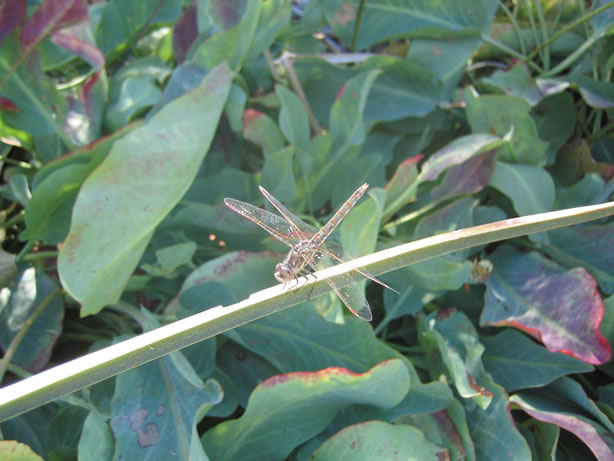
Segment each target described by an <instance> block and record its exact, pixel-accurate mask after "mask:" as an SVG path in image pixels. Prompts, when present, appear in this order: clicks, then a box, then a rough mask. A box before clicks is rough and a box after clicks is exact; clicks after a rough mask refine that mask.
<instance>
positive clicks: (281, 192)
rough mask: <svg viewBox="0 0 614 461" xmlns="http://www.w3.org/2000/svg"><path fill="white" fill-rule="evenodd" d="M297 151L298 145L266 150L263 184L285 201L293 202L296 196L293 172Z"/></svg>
mask: <svg viewBox="0 0 614 461" xmlns="http://www.w3.org/2000/svg"><path fill="white" fill-rule="evenodd" d="M295 152H296V147H294V146H288V147H286V148H285V149H280V150H278V151H276V152H269V153H266V152H265V155H264V166H263V167H262V186H263V187H265V188H266V189H267V190H268V191H269V192H270V193H271V194H273V196H274V197H275V198H277V199H278V200H280V201H281V202H284V203H291V202H292V201H293V200H294V198H295V197H296V183H295V181H294V172H293V166H294V160H295V159H294V155H295Z"/></svg>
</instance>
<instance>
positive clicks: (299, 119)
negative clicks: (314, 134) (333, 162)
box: [275, 85, 310, 151]
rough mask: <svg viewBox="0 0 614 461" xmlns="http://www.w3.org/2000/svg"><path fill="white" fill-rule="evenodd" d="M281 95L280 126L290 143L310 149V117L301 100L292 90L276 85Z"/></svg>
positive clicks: (276, 89)
mask: <svg viewBox="0 0 614 461" xmlns="http://www.w3.org/2000/svg"><path fill="white" fill-rule="evenodd" d="M275 93H276V94H277V96H279V100H280V102H281V110H280V111H279V126H280V128H281V131H282V132H283V133H284V136H285V137H286V139H287V140H288V142H289V143H291V144H294V145H295V146H297V147H300V148H301V149H304V150H306V151H308V150H309V145H310V139H309V119H308V117H307V112H305V107H304V106H303V103H302V102H301V100H300V99H299V98H298V97H297V96H296V95H295V94H294V93H293V92H292V91H290V90H288V89H286V88H284V87H283V86H281V85H277V86H276V87H275Z"/></svg>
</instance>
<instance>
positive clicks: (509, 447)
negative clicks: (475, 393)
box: [463, 379, 531, 461]
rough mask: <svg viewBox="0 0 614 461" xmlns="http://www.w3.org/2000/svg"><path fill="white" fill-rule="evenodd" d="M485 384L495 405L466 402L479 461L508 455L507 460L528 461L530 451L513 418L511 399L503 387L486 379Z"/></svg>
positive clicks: (464, 401)
mask: <svg viewBox="0 0 614 461" xmlns="http://www.w3.org/2000/svg"><path fill="white" fill-rule="evenodd" d="M482 382H483V384H484V385H485V386H486V389H487V390H488V392H490V393H491V394H492V402H491V404H490V405H489V407H488V408H486V409H483V408H481V407H480V406H479V405H477V404H476V403H475V402H473V401H472V400H463V405H464V407H465V413H466V417H467V423H468V424H469V434H470V435H471V439H472V441H473V443H474V444H475V454H476V458H477V459H478V460H482V459H489V460H490V459H491V460H495V459H496V460H498V459H500V458H501V453H505V459H506V460H508V461H527V460H529V459H531V451H530V449H529V446H528V444H527V441H526V440H525V438H524V437H523V436H522V435H521V434H520V432H519V431H518V428H517V427H516V424H515V423H514V420H513V418H512V417H511V415H510V400H509V399H508V396H507V394H506V393H505V392H504V391H503V389H502V388H501V387H500V386H497V385H496V384H494V383H493V382H492V381H490V380H488V379H484V380H483V381H482Z"/></svg>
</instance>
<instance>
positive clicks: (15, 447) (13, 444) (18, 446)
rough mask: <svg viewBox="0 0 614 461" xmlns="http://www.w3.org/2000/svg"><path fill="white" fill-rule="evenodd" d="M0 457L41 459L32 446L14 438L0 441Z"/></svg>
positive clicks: (26, 460) (22, 460)
mask: <svg viewBox="0 0 614 461" xmlns="http://www.w3.org/2000/svg"><path fill="white" fill-rule="evenodd" d="M0 457H1V458H2V459H4V460H6V461H43V458H41V457H40V456H39V455H37V454H36V452H35V451H34V450H32V448H30V447H29V446H28V445H26V444H24V443H19V442H17V441H15V440H3V441H1V442H0Z"/></svg>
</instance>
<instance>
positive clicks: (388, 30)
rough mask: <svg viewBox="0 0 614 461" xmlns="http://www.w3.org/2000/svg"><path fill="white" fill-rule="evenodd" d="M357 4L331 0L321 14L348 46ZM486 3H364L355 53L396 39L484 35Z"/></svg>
mask: <svg viewBox="0 0 614 461" xmlns="http://www.w3.org/2000/svg"><path fill="white" fill-rule="evenodd" d="M358 3H359V2H358V0H351V1H342V0H333V1H328V2H326V3H325V7H324V12H325V14H326V19H327V20H328V22H329V24H330V25H331V26H332V27H333V29H334V31H335V33H336V34H337V35H339V36H340V37H341V39H342V40H343V41H345V42H346V43H351V42H352V37H353V33H354V27H355V21H356V14H357V8H358ZM496 5H497V4H496V2H493V1H490V0H479V1H477V2H476V1H471V0H461V1H459V2H456V3H454V4H453V5H452V4H448V3H445V2H444V3H431V2H420V3H415V2H411V1H409V0H404V1H394V0H383V1H381V0H380V1H372V2H365V4H364V13H363V16H362V17H361V20H362V22H361V24H360V34H359V36H358V41H357V44H356V48H357V49H363V48H368V47H369V46H371V45H373V44H375V43H379V42H383V41H385V40H390V39H393V38H398V37H416V36H417V37H425V36H426V37H430V38H432V37H437V38H439V37H442V36H443V37H446V38H448V39H450V38H452V37H466V36H473V37H476V36H479V34H480V31H482V32H488V30H489V28H490V24H491V21H492V19H493V16H494V12H495V11H496Z"/></svg>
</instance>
